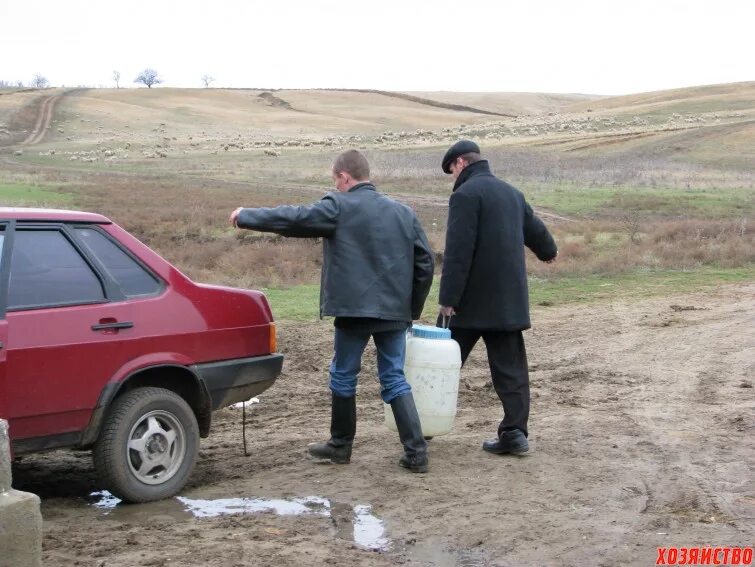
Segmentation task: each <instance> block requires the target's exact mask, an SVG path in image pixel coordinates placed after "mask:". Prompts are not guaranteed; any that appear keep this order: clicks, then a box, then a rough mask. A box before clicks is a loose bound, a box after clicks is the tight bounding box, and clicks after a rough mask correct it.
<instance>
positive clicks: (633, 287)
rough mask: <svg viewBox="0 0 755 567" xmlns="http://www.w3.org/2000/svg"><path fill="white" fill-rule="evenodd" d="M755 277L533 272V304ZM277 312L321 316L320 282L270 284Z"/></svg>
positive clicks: (711, 272) (722, 272)
mask: <svg viewBox="0 0 755 567" xmlns="http://www.w3.org/2000/svg"><path fill="white" fill-rule="evenodd" d="M752 280H755V265H752V264H751V265H748V266H745V267H743V268H732V269H717V268H709V267H706V268H700V269H696V270H663V271H649V270H637V271H633V272H627V273H623V274H616V275H610V276H600V275H591V276H585V277H559V278H554V279H550V280H545V279H539V278H531V279H530V282H529V285H530V304H531V305H532V306H533V307H535V306H538V305H541V306H560V305H568V304H574V303H587V302H592V301H606V300H613V299H633V298H637V299H639V298H644V297H653V296H659V295H671V294H677V293H690V292H695V291H702V290H705V289H710V288H712V287H716V286H719V285H724V284H732V283H741V282H747V281H752ZM438 290H439V279H438V278H437V277H436V280H435V282H434V283H433V287H432V290H431V292H430V297H428V299H427V303H426V304H425V311H424V312H423V313H422V319H423V320H425V321H434V320H435V316H436V315H437V312H438ZM264 292H265V295H267V298H268V300H269V301H270V305H271V307H272V310H273V315H275V318H276V319H278V320H283V321H312V320H315V319H317V318H318V317H319V300H320V286H319V285H300V286H294V287H290V288H286V289H282V288H268V289H265V290H264Z"/></svg>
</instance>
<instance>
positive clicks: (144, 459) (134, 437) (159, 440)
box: [94, 387, 199, 502]
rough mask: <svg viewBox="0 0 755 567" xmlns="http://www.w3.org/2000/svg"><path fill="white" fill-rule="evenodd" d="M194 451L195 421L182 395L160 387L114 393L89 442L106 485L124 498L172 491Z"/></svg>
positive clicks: (196, 441)
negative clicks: (93, 439) (92, 442)
mask: <svg viewBox="0 0 755 567" xmlns="http://www.w3.org/2000/svg"><path fill="white" fill-rule="evenodd" d="M198 451H199V427H198V426H197V419H196V417H195V415H194V412H193V411H192V410H191V408H190V407H189V404H187V403H186V401H185V400H184V399H183V398H182V397H181V396H179V395H178V394H176V393H175V392H171V391H170V390H165V389H163V388H152V387H148V388H137V389H135V390H132V391H130V392H127V393H126V394H124V395H123V396H121V397H120V398H118V399H116V401H115V402H114V403H113V405H112V407H111V408H110V410H109V411H108V413H107V416H106V417H105V423H104V425H103V428H102V431H101V432H100V435H99V437H98V438H97V442H96V443H95V446H94V465H95V467H96V469H97V472H98V474H99V476H100V479H101V480H102V481H103V483H104V485H105V488H107V489H108V490H109V491H110V492H111V493H112V494H113V495H114V496H117V497H118V498H120V499H122V500H124V501H126V502H149V501H151V500H160V499H161V498H168V497H169V496H173V495H174V494H176V493H177V492H178V491H179V490H181V488H182V487H183V486H184V484H185V483H186V480H187V479H188V477H189V474H190V473H191V470H192V469H193V468H194V463H195V462H196V460H197V452H198Z"/></svg>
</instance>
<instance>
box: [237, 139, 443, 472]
mask: <svg viewBox="0 0 755 567" xmlns="http://www.w3.org/2000/svg"><path fill="white" fill-rule="evenodd" d="M369 176H370V168H369V164H368V163H367V160H366V159H365V157H364V156H363V155H362V154H361V153H359V152H358V151H356V150H350V151H347V152H344V153H342V154H341V155H339V156H338V157H337V158H336V160H335V162H334V164H333V181H334V183H335V186H336V189H337V191H336V192H333V193H328V194H327V195H325V197H323V198H322V199H321V200H320V201H318V202H316V203H314V204H312V205H309V206H300V207H294V206H281V207H275V208H272V209H269V208H261V209H244V208H238V209H236V210H235V211H234V212H233V213H232V214H231V223H232V224H233V225H234V226H236V227H239V228H248V229H252V230H259V231H265V232H275V233H278V234H282V235H284V236H295V237H303V238H306V237H322V238H323V265H322V276H321V285H320V316H321V317H322V316H325V315H328V316H333V317H335V322H334V324H335V349H334V350H335V354H334V356H333V361H332V362H331V365H330V389H331V392H332V405H331V408H332V412H331V425H330V435H331V436H330V439H329V440H328V441H327V442H325V443H315V444H311V445H310V446H309V452H310V454H312V455H313V456H314V457H317V458H321V459H329V460H330V461H332V462H335V463H348V462H349V461H350V459H351V446H352V443H353V441H354V435H355V433H356V386H357V375H358V373H359V370H360V368H361V361H362V353H363V352H364V349H365V347H366V346H367V342H368V341H369V340H370V337H372V338H373V340H374V342H375V347H376V349H377V362H378V374H379V378H380V385H381V391H380V395H381V397H382V398H383V401H384V402H385V403H387V404H390V405H391V408H392V409H393V415H394V417H395V418H396V425H397V426H398V431H399V438H400V439H401V442H402V444H403V445H404V454H403V456H402V457H401V459H400V461H399V464H400V465H401V466H402V467H405V468H407V469H409V470H411V471H412V472H426V471H427V462H428V461H427V451H426V449H427V444H426V442H425V440H424V437H423V436H422V428H421V426H420V421H419V416H418V415H417V409H416V406H415V405H414V398H413V397H412V393H411V387H410V386H409V384H408V382H407V381H406V377H405V376H404V355H405V350H406V342H405V334H406V329H407V328H408V327H409V325H411V321H412V320H413V319H419V317H420V315H421V314H422V308H423V306H424V304H425V299H427V294H428V293H429V291H430V285H431V284H432V280H433V268H434V266H433V254H432V250H431V248H430V245H429V243H428V242H427V237H426V236H425V233H424V231H423V230H422V227H421V226H420V224H419V220H418V219H417V217H416V215H415V214H414V212H413V211H412V210H411V209H410V208H409V207H407V206H405V205H402V204H400V203H398V202H396V201H393V200H392V199H389V198H388V197H386V196H384V195H381V194H380V193H378V192H377V190H376V189H375V186H374V185H373V184H372V183H370V181H369Z"/></svg>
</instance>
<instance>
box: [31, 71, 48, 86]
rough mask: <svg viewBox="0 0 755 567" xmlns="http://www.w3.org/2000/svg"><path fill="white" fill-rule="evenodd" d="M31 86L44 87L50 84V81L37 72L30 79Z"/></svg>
mask: <svg viewBox="0 0 755 567" xmlns="http://www.w3.org/2000/svg"><path fill="white" fill-rule="evenodd" d="M31 86H32V87H35V88H38V89H46V88H47V87H49V86H50V81H48V80H47V78H46V77H44V76H42V75H41V74H40V73H37V74H36V75H34V78H33V79H32V80H31Z"/></svg>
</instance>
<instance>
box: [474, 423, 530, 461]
mask: <svg viewBox="0 0 755 567" xmlns="http://www.w3.org/2000/svg"><path fill="white" fill-rule="evenodd" d="M482 449H483V451H487V452H488V453H495V454H496V455H504V454H506V453H510V454H512V455H521V454H522V453H526V452H527V451H529V450H530V444H529V443H528V442H527V438H526V437H525V436H524V433H522V431H521V430H519V429H512V430H509V431H504V432H503V433H501V436H500V437H499V438H498V439H489V440H487V441H484V442H483V444H482Z"/></svg>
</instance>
